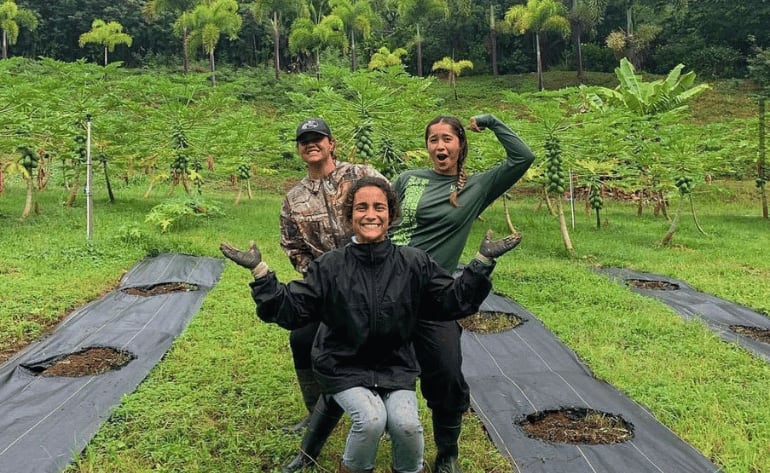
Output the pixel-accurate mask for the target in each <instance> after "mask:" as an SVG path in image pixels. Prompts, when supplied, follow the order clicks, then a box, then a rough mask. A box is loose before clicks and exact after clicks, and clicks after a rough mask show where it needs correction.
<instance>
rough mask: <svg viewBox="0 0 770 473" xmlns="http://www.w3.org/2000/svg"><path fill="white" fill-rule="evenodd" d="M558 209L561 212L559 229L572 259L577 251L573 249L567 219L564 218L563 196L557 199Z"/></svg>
mask: <svg viewBox="0 0 770 473" xmlns="http://www.w3.org/2000/svg"><path fill="white" fill-rule="evenodd" d="M556 207H557V208H558V210H559V229H560V230H561V237H562V239H563V240H564V248H566V250H567V251H568V252H569V255H570V257H572V258H574V257H575V250H574V249H573V248H572V240H570V237H569V230H568V229H567V219H566V217H564V206H563V205H562V203H561V196H559V198H558V199H556Z"/></svg>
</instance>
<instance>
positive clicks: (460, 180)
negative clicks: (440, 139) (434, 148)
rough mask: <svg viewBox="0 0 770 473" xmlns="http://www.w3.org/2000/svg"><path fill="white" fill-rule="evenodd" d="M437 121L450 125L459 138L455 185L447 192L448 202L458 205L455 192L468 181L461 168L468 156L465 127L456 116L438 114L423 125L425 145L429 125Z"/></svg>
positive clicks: (461, 188) (426, 143) (454, 205)
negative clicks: (450, 191) (453, 188)
mask: <svg viewBox="0 0 770 473" xmlns="http://www.w3.org/2000/svg"><path fill="white" fill-rule="evenodd" d="M438 123H445V124H447V125H449V126H450V127H452V131H454V133H455V135H456V136H457V138H458V139H459V140H460V155H459V156H458V157H457V185H456V186H455V190H453V191H452V193H451V194H449V203H450V204H452V206H453V207H459V206H460V204H459V203H458V202H457V194H458V193H459V192H460V191H461V190H463V187H465V183H466V182H467V181H468V175H467V174H466V173H465V169H464V168H463V163H464V162H465V158H466V156H468V139H467V137H466V136H465V128H463V125H462V123H460V120H458V119H457V118H456V117H451V116H445V115H439V116H437V117H436V118H434V119H433V120H431V121H430V123H428V126H426V127H425V146H426V147H427V145H428V134H429V133H430V127H432V126H433V125H436V124H438Z"/></svg>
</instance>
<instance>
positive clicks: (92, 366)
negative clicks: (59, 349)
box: [24, 347, 135, 378]
mask: <svg viewBox="0 0 770 473" xmlns="http://www.w3.org/2000/svg"><path fill="white" fill-rule="evenodd" d="M134 358H135V357H134V355H132V354H131V353H129V352H127V351H123V350H116V349H114V348H108V347H89V348H84V349H83V350H80V351H79V352H76V353H70V354H69V355H63V356H58V357H55V358H52V359H49V360H47V361H43V362H41V363H38V364H35V365H27V366H24V367H25V368H27V369H28V370H31V371H33V372H35V373H37V374H38V375H40V376H47V377H53V376H65V377H70V378H76V377H80V376H94V375H98V374H102V373H106V372H108V371H112V370H115V369H118V368H121V367H123V366H125V365H127V364H128V363H129V362H130V361H131V360H133V359H134Z"/></svg>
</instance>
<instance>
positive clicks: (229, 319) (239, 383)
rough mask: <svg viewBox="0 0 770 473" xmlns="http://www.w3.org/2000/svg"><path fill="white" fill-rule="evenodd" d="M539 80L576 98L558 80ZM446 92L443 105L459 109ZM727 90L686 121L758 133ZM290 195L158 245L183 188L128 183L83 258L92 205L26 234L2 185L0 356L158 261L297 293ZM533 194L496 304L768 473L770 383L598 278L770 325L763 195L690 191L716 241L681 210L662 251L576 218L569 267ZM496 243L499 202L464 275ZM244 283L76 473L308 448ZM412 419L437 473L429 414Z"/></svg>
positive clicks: (465, 448)
mask: <svg viewBox="0 0 770 473" xmlns="http://www.w3.org/2000/svg"><path fill="white" fill-rule="evenodd" d="M565 74H566V73H565ZM514 80H519V79H514V78H510V77H508V78H499V79H491V78H488V79H478V80H474V81H460V82H459V87H458V93H459V94H460V97H467V98H468V101H467V102H463V103H454V102H453V101H452V100H446V101H445V102H444V103H445V108H446V113H456V114H458V115H461V116H469V115H470V114H471V113H472V112H470V111H471V110H473V111H478V110H490V109H494V106H495V105H496V104H498V105H501V103H500V102H499V99H496V98H495V96H494V95H493V93H492V91H494V90H496V89H498V88H500V87H501V86H504V87H508V84H510V83H511V81H514ZM520 80H522V81H526V82H522V85H521V87H522V88H524V89H527V88H528V87H531V84H532V78H522V79H520ZM548 80H550V81H551V84H556V83H561V82H560V81H563V82H565V83H566V82H567V81H568V80H572V79H570V78H568V77H566V76H564V77H562V78H560V77H558V76H556V75H554V76H551V77H550V78H549V79H548ZM604 80H606V81H608V83H609V82H611V81H610V79H607V78H606V76H605V77H604ZM567 85H568V84H567ZM608 85H611V84H608ZM445 86H446V84H436V85H435V86H434V87H435V88H436V89H435V90H436V93H437V94H439V95H441V94H444V95H445V96H446V97H449V96H450V94H451V91H450V90H449V89H448V88H446V87H445ZM731 91H732V89H730V88H729V86H727V85H726V86H725V87H724V88H720V89H718V90H716V91H713V92H711V91H710V92H709V94H710V95H708V96H707V98H706V99H704V100H703V104H704V105H701V106H699V107H696V108H694V111H693V112H694V114H693V115H694V118H693V120H695V121H698V122H702V123H713V122H716V121H719V118H720V117H722V118H724V119H725V120H726V119H727V118H726V117H732V118H735V119H738V120H747V119H749V118H750V116H751V113H750V110H751V106H752V105H751V97H750V94H749V93H746V92H745V91H744V90H743V89H736V90H735V93H734V94H731V93H730V92H731ZM501 106H505V105H501ZM709 110H711V112H709ZM714 110H718V111H719V113H717V114H715V113H714ZM442 111H443V110H442ZM726 123H727V125H726V126H728V127H729V126H730V124H729V123H728V122H726ZM417 134H419V131H418V132H417ZM725 139H729V138H728V137H725ZM295 159H296V158H295ZM297 176H298V174H296V173H295V174H294V175H289V176H288V177H282V178H280V179H279V178H277V177H276V178H273V179H271V178H269V177H265V176H261V177H259V179H254V182H253V186H254V188H255V191H256V192H255V195H254V198H253V199H246V198H245V197H244V198H243V200H242V201H241V203H240V204H238V205H235V203H234V201H235V194H236V191H237V188H235V187H231V186H230V185H229V184H226V183H224V182H215V183H211V184H209V185H207V187H206V188H205V190H204V194H203V200H204V203H205V204H206V205H207V207H208V208H209V209H212V210H213V209H218V210H219V211H221V214H222V215H215V214H214V213H212V214H211V215H210V216H209V217H202V216H198V217H185V218H183V219H181V220H179V221H177V222H175V224H174V225H173V226H172V227H171V229H170V230H169V231H167V232H161V231H159V229H158V228H157V226H153V225H150V224H149V223H147V222H146V221H145V219H146V217H147V215H149V214H150V213H151V212H152V210H153V209H154V208H155V207H156V206H157V205H160V204H163V203H167V202H169V201H171V202H172V203H176V205H183V203H184V199H183V192H182V190H181V189H176V192H175V197H171V198H170V199H169V198H168V197H167V196H166V195H165V194H166V192H167V191H168V187H167V186H163V185H158V187H157V188H156V190H155V191H154V192H153V193H152V195H150V196H149V197H144V194H145V191H146V190H147V184H148V182H147V180H146V179H142V178H140V177H136V178H134V179H130V180H129V183H125V182H123V181H117V182H116V183H115V195H116V201H115V202H114V203H109V202H108V199H107V195H106V191H105V189H104V186H103V182H101V181H97V185H96V186H95V203H94V235H93V239H92V240H91V241H88V240H87V238H86V222H85V217H86V215H85V201H84V200H83V195H82V194H81V195H79V196H78V197H77V200H76V201H75V204H74V206H73V207H66V206H63V205H62V203H63V202H64V201H65V200H66V198H67V195H68V192H67V191H66V190H65V189H64V188H63V187H62V186H61V183H60V182H57V181H55V180H54V181H52V183H51V184H50V185H49V187H48V188H47V189H46V190H45V191H44V192H40V193H37V195H36V200H37V202H38V205H39V209H40V213H39V214H32V215H31V216H30V217H29V218H27V219H26V220H24V221H20V220H19V219H18V217H19V215H20V214H21V209H22V208H23V206H24V189H23V187H22V183H21V182H20V181H19V180H18V178H16V177H9V178H8V179H7V182H6V184H7V186H8V187H7V188H6V189H5V192H4V193H3V194H0V288H2V289H1V290H0V357H2V359H5V358H7V357H8V356H10V355H11V354H12V353H13V352H14V351H15V350H17V349H18V348H19V347H22V346H24V345H25V344H26V343H28V342H29V341H31V340H33V339H34V338H36V337H38V336H40V335H41V334H43V333H45V332H46V331H47V330H50V329H51V328H52V327H53V326H54V325H55V324H56V323H57V322H58V321H59V320H61V318H62V317H64V316H65V315H66V314H67V313H68V312H69V311H70V310H72V309H74V308H76V307H79V306H81V305H83V304H84V303H86V302H88V301H90V300H93V299H95V298H98V297H99V296H100V295H101V294H104V293H105V292H107V291H110V290H111V289H113V288H114V287H115V286H116V285H117V284H118V282H119V280H120V278H121V276H122V275H123V274H124V272H125V271H127V270H128V269H130V268H131V267H132V266H133V265H134V264H135V263H136V262H137V261H139V260H140V259H141V258H143V257H144V256H146V255H148V254H157V253H160V252H167V251H170V252H184V253H191V254H198V255H207V256H217V257H218V256H220V255H219V251H218V243H219V242H220V241H223V240H227V241H231V242H232V243H234V244H236V245H245V244H246V243H247V242H248V240H250V239H254V240H256V241H257V242H258V243H259V244H260V247H261V249H262V250H263V254H264V257H265V260H266V261H267V262H268V263H269V264H270V266H271V267H272V268H273V269H275V270H276V272H277V273H278V275H279V277H280V278H282V279H283V280H288V279H291V278H295V277H297V274H296V273H295V272H294V271H293V269H292V268H291V266H290V265H289V263H288V261H287V259H286V257H285V255H283V253H282V252H281V250H280V248H279V246H278V235H279V232H278V211H279V207H280V202H281V198H282V192H283V190H284V189H285V187H286V185H288V184H290V183H291V182H293V181H294V180H296V178H297ZM531 186H532V185H531V184H529V185H525V186H523V187H522V192H514V193H513V197H514V199H513V200H512V201H511V204H510V206H509V207H510V213H511V216H512V219H513V221H514V223H515V224H516V226H517V227H518V228H519V229H520V230H521V231H522V233H523V235H524V239H523V243H522V244H521V246H520V247H519V248H517V249H516V251H515V252H514V253H513V254H511V255H509V256H506V257H505V258H503V259H501V261H500V262H499V265H498V268H497V270H496V272H495V275H494V284H495V288H496V290H497V291H498V292H501V293H504V294H506V295H507V296H509V297H511V298H512V299H514V300H516V301H517V302H518V303H520V304H521V305H523V306H524V307H526V308H527V309H528V310H529V311H530V312H532V313H533V314H535V315H536V316H537V317H538V318H540V319H541V320H542V321H543V322H544V323H545V324H546V326H547V327H548V328H549V329H551V330H552V331H553V332H554V333H555V334H556V335H557V336H558V337H559V338H560V339H561V340H562V341H563V342H564V343H566V344H567V345H568V346H569V347H570V348H572V349H573V350H574V351H575V352H576V353H577V354H578V355H579V356H580V358H581V359H582V360H584V361H585V362H586V363H587V364H588V366H589V367H590V368H591V369H592V370H593V371H594V373H595V374H596V376H597V377H598V378H600V379H602V380H605V381H607V382H609V383H611V384H612V385H614V386H616V387H617V388H619V389H620V390H621V391H623V392H624V393H625V394H627V395H628V396H629V397H630V398H632V399H634V400H635V401H637V402H639V403H640V404H642V405H644V406H646V407H648V408H649V409H650V410H651V411H652V412H653V413H654V415H655V416H656V417H657V418H658V419H659V420H660V421H661V422H662V423H664V424H665V425H667V426H668V427H669V428H671V429H672V430H673V431H674V432H675V433H676V434H678V435H679V436H680V437H682V438H683V439H684V440H685V441H687V442H688V443H690V444H691V445H693V446H694V447H695V448H696V449H697V450H699V451H700V452H701V453H702V454H703V455H705V456H706V457H708V458H710V459H711V460H712V461H713V462H715V463H716V464H718V465H719V466H721V467H722V468H723V469H724V471H725V472H726V473H760V472H767V471H770V397H769V396H768V395H767V387H768V386H770V366H769V365H768V364H767V363H766V362H764V361H762V360H760V359H758V358H756V357H754V356H752V355H751V354H749V353H748V352H746V351H744V350H742V349H740V348H738V347H736V346H734V345H731V344H727V343H724V342H722V341H720V339H719V338H718V337H717V336H716V335H714V334H713V333H711V332H710V331H709V330H708V328H707V327H706V326H705V324H703V323H700V322H697V321H690V322H685V321H683V320H682V319H681V318H680V317H679V316H678V315H676V314H675V313H674V312H673V311H671V310H670V309H669V308H667V306H665V305H664V304H662V303H660V302H657V301H655V300H652V299H649V298H644V297H642V296H639V295H636V294H634V293H632V292H631V291H630V290H628V289H627V288H624V287H621V286H619V285H618V284H616V283H614V282H612V281H610V280H608V279H607V278H604V277H602V276H599V275H597V274H596V273H595V272H594V271H593V268H595V267H597V266H619V267H627V268H631V269H635V270H640V271H649V272H653V273H657V274H663V275H668V276H671V277H674V278H677V279H682V280H685V281H687V282H688V283H689V284H691V285H692V286H694V287H695V288H696V289H699V290H701V291H704V292H708V293H711V294H714V295H716V296H719V297H722V298H725V299H728V300H731V301H734V302H737V303H740V304H743V305H746V306H748V307H751V308H753V309H755V310H757V311H759V312H761V313H763V314H766V315H770V299H768V297H767V294H768V292H769V289H768V284H769V283H770V258H768V257H766V256H765V255H766V254H767V250H768V247H770V246H769V245H770V222H768V221H767V220H765V219H762V218H761V217H760V216H761V208H760V204H759V200H758V197H757V193H756V190H755V189H754V185H753V179H747V180H746V181H729V182H728V181H719V180H717V181H714V182H713V183H711V184H703V183H699V185H698V187H696V190H695V205H696V210H697V212H698V213H697V216H698V220H699V223H700V224H701V226H702V227H703V229H704V230H705V231H706V233H707V234H706V235H703V234H701V233H700V232H698V231H697V228H696V226H695V223H694V221H693V219H692V218H691V216H690V214H689V213H688V212H687V211H686V212H685V213H684V214H683V216H682V220H681V222H680V224H679V229H678V231H677V233H676V234H675V236H674V239H673V244H672V245H669V246H661V245H660V244H659V242H660V240H661V238H662V237H663V235H664V234H665V232H666V230H667V229H668V227H669V222H668V221H666V220H665V219H664V218H663V217H661V216H655V215H653V213H652V211H651V208H647V209H646V210H645V211H644V212H643V213H642V214H641V215H637V214H636V206H635V204H633V203H631V202H621V201H607V203H606V206H607V207H606V210H605V211H604V214H603V215H604V219H605V222H606V223H605V225H604V226H602V228H599V229H597V228H596V226H595V220H594V217H593V216H592V215H586V214H585V213H584V211H583V206H582V202H579V203H578V204H579V205H578V207H577V209H576V214H575V227H574V229H571V237H572V242H573V244H574V247H575V257H574V258H570V257H569V256H568V254H567V252H566V251H565V249H564V245H563V242H562V240H561V236H560V233H559V225H558V220H557V218H556V217H554V216H552V215H550V214H549V213H548V211H547V210H546V207H545V206H543V205H540V204H541V202H539V200H538V197H536V196H537V193H536V189H534V188H532V187H531ZM524 190H526V191H527V192H523V191H524ZM565 203H568V202H565ZM675 204H676V200H675V199H674V200H673V201H672V207H673V205H675ZM487 227H491V228H493V229H494V230H495V231H496V232H497V233H503V232H505V231H506V228H507V226H506V222H505V214H504V212H503V207H502V205H501V204H500V203H499V202H498V203H496V204H494V205H493V206H492V207H491V208H490V209H488V210H487V212H485V214H484V215H483V221H479V222H477V223H476V225H475V227H474V230H473V234H472V236H471V237H470V240H469V244H468V248H467V249H466V253H465V257H464V260H467V258H469V257H470V256H471V255H472V254H473V252H474V251H475V249H476V247H477V244H478V243H477V242H478V241H479V240H480V239H481V236H482V234H483V232H484V231H485V230H486V228H487ZM248 281H249V275H248V273H247V272H246V271H244V270H242V269H241V268H238V267H235V266H234V265H232V264H227V265H226V267H225V271H224V273H223V274H222V277H221V279H220V281H219V283H218V284H217V286H216V287H215V288H214V289H213V290H212V291H211V292H210V293H209V295H208V297H207V298H206V300H205V302H204V305H203V307H202V308H201V310H200V312H199V313H198V314H197V315H196V316H195V318H194V319H193V320H192V322H191V324H190V325H189V326H188V328H187V330H186V331H185V332H184V333H183V334H182V335H181V336H180V337H179V338H178V339H177V340H176V341H175V343H174V345H173V347H172V349H171V350H170V351H169V352H168V353H167V355H166V357H165V358H164V360H163V361H162V362H161V363H160V364H158V365H157V366H156V367H155V369H154V370H153V371H152V372H151V373H150V375H149V376H148V378H147V379H146V380H145V381H144V382H143V383H142V384H141V386H140V387H139V389H138V390H137V391H136V392H134V393H131V394H129V395H127V396H126V397H125V398H124V400H123V403H122V404H121V406H120V407H119V408H117V409H116V410H115V412H114V413H113V415H112V417H111V419H110V420H109V422H107V423H106V424H105V425H104V426H103V427H102V429H101V430H100V431H99V432H98V434H97V435H96V437H95V439H94V440H93V441H92V442H91V443H90V445H89V446H88V448H87V449H86V451H85V452H84V453H83V454H82V455H81V456H79V457H78V458H76V459H75V462H74V463H73V465H72V466H71V467H70V468H69V469H68V470H67V471H68V473H74V472H81V473H86V472H88V473H97V472H98V473H106V472H121V473H133V472H136V473H139V472H150V471H153V472H190V471H201V472H243V471H265V472H273V471H279V469H280V465H281V464H282V463H283V462H285V461H286V460H287V459H288V458H289V457H290V456H291V455H292V454H293V453H294V452H295V449H296V448H297V446H298V443H299V438H298V437H296V436H293V435H290V434H287V433H284V432H283V431H282V430H281V429H280V426H282V425H285V424H286V423H287V422H288V421H291V420H296V419H298V418H299V417H300V416H301V415H302V411H303V409H304V408H303V407H302V403H301V398H300V395H299V390H298V388H297V385H296V380H295V379H294V373H293V368H292V363H291V355H290V350H289V346H288V335H287V332H285V331H284V330H282V329H280V328H278V327H276V326H272V325H267V324H263V323H261V322H259V321H258V320H257V319H256V317H255V315H254V306H253V302H252V301H251V299H250V297H249V293H248V286H247V283H248ZM421 412H422V416H423V419H424V421H425V422H424V425H425V428H426V448H427V452H426V453H427V458H428V459H432V457H433V455H434V453H435V450H434V447H433V442H432V437H431V427H430V422H429V413H428V410H427V409H426V408H425V406H424V405H423V408H422V411H421ZM464 422H465V425H464V430H463V437H462V439H461V451H462V461H461V466H462V467H463V469H464V471H466V472H467V473H477V472H487V473H491V472H499V473H502V472H509V471H511V466H510V464H509V463H508V461H507V460H505V459H504V458H503V457H502V456H500V455H499V453H498V452H497V451H496V449H495V447H494V446H493V445H492V444H491V442H490V441H489V440H488V439H487V437H486V435H485V433H484V430H483V428H482V426H481V423H480V422H479V421H478V420H477V419H476V418H475V417H474V416H473V415H471V414H469V415H467V416H466V417H465V421H464ZM346 431H347V424H346V423H343V424H341V425H340V426H339V427H338V428H337V430H336V431H335V434H334V436H333V437H332V439H331V440H330V443H329V444H328V445H327V447H326V448H325V449H324V452H323V454H322V456H321V458H320V463H321V467H322V468H323V470H325V471H336V465H337V461H338V459H339V456H340V454H341V452H342V450H343V448H344V440H345V433H346ZM389 453H390V450H389V445H388V443H387V442H385V443H383V448H381V450H380V454H379V457H378V464H377V468H378V471H387V470H388V469H389V465H390V464H389Z"/></svg>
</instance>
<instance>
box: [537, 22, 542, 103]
mask: <svg viewBox="0 0 770 473" xmlns="http://www.w3.org/2000/svg"><path fill="white" fill-rule="evenodd" d="M535 50H536V51H537V90H538V91H540V92H542V91H543V61H542V59H541V58H540V34H538V33H535Z"/></svg>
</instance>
